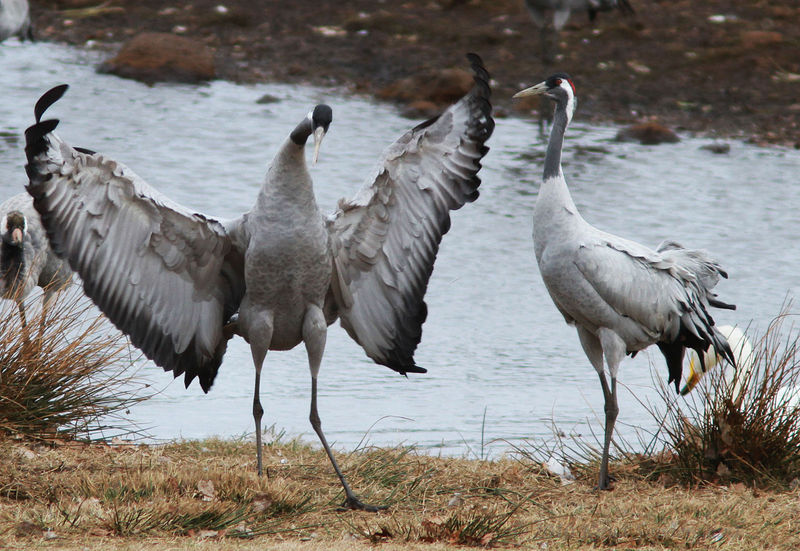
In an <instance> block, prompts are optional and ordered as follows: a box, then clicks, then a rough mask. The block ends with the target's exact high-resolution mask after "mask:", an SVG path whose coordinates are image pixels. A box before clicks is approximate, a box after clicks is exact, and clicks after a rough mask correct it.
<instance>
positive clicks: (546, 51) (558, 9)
mask: <svg viewBox="0 0 800 551" xmlns="http://www.w3.org/2000/svg"><path fill="white" fill-rule="evenodd" d="M525 7H526V8H528V13H529V14H530V15H531V18H532V19H533V22H534V23H535V24H536V26H537V27H539V38H540V40H541V48H542V61H543V62H544V63H552V62H553V61H554V60H555V56H556V54H557V53H558V33H560V32H561V29H563V28H564V25H566V24H567V20H568V19H569V16H570V14H572V13H573V12H578V11H582V12H586V13H587V14H588V15H589V20H590V21H594V20H595V18H596V17H597V14H598V13H599V12H601V11H611V10H615V9H618V10H619V11H620V12H621V13H622V14H624V15H633V14H634V13H635V12H634V10H633V7H632V6H631V5H630V3H629V2H628V0H525ZM551 23H552V25H551ZM550 43H552V47H551V45H550Z"/></svg>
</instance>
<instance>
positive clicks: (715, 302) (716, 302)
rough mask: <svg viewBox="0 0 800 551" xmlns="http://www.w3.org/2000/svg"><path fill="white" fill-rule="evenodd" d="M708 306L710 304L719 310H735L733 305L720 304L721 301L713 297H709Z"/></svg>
mask: <svg viewBox="0 0 800 551" xmlns="http://www.w3.org/2000/svg"><path fill="white" fill-rule="evenodd" d="M708 304H710V305H711V306H713V307H714V308H719V309H721V310H736V305H735V304H728V303H727V302H722V301H721V300H718V299H716V298H713V297H709V299H708Z"/></svg>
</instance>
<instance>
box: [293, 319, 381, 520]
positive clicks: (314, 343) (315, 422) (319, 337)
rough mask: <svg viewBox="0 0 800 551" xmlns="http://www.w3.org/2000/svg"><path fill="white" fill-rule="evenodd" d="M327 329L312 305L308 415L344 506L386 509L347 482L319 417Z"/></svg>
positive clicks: (307, 338) (307, 322)
mask: <svg viewBox="0 0 800 551" xmlns="http://www.w3.org/2000/svg"><path fill="white" fill-rule="evenodd" d="M327 331H328V330H327V324H326V323H325V316H324V315H323V313H322V310H321V309H320V308H319V307H317V306H310V307H309V308H308V310H307V311H306V315H305V319H304V320H303V341H304V342H305V343H306V351H307V352H308V365H309V369H310V370H311V412H310V414H309V416H308V420H309V421H311V426H312V427H313V428H314V432H316V433H317V436H318V437H319V440H320V442H322V447H323V448H325V453H327V454H328V459H330V461H331V465H333V470H335V471H336V476H338V477H339V481H340V482H341V483H342V487H343V488H344V493H345V496H346V497H345V501H344V506H345V507H347V508H348V509H360V510H363V511H369V512H376V511H379V510H381V509H385V507H377V506H375V505H368V504H366V503H363V502H362V501H361V500H359V499H358V498H357V497H356V495H355V494H354V493H353V491H352V490H351V489H350V486H349V485H348V484H347V480H346V479H345V477H344V474H342V470H341V469H340V468H339V464H338V463H337V462H336V458H335V457H334V456H333V452H332V451H331V447H330V446H329V445H328V441H327V439H326V438H325V434H324V433H323V432H322V423H321V421H320V418H319V412H318V411H317V375H318V374H319V368H320V364H321V363H322V353H323V352H324V351H325V341H326V338H327Z"/></svg>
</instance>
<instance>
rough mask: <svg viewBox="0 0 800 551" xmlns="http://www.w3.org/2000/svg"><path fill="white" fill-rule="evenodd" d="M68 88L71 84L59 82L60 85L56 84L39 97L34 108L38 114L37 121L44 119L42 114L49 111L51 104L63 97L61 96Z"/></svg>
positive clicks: (34, 111)
mask: <svg viewBox="0 0 800 551" xmlns="http://www.w3.org/2000/svg"><path fill="white" fill-rule="evenodd" d="M67 88H69V84H59V85H58V86H54V87H53V88H50V89H49V90H48V91H47V92H45V93H44V94H42V97H40V98H39V101H37V102H36V106H35V107H34V108H33V114H34V115H35V116H36V122H37V123H38V122H40V121H41V120H42V115H43V114H44V112H45V111H47V109H48V108H49V107H50V106H51V105H53V104H54V103H55V102H57V101H58V100H59V99H61V96H63V95H64V92H66V91H67Z"/></svg>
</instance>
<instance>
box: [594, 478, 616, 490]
mask: <svg viewBox="0 0 800 551" xmlns="http://www.w3.org/2000/svg"><path fill="white" fill-rule="evenodd" d="M616 480H617V479H616V478H614V477H613V476H611V475H608V478H606V479H605V480H600V481H598V482H597V486H595V487H594V491H595V492H603V491H610V490H613V489H614V485H613V484H612V483H613V482H616Z"/></svg>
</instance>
